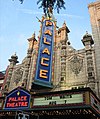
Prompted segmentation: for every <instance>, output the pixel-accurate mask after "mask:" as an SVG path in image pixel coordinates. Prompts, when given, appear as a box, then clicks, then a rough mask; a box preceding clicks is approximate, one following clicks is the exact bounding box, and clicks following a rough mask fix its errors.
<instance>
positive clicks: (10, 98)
mask: <svg viewBox="0 0 100 119" xmlns="http://www.w3.org/2000/svg"><path fill="white" fill-rule="evenodd" d="M29 107H30V94H29V93H28V92H26V91H25V90H23V89H22V88H16V89H14V90H13V91H11V92H10V93H9V94H8V95H7V97H6V100H5V105H4V109H23V108H29Z"/></svg>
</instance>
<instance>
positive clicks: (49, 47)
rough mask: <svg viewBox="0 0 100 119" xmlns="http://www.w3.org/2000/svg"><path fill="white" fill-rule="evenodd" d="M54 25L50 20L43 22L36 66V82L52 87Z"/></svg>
mask: <svg viewBox="0 0 100 119" xmlns="http://www.w3.org/2000/svg"><path fill="white" fill-rule="evenodd" d="M53 38H54V25H53V22H51V21H50V20H45V21H44V22H43V24H42V35H41V39H40V45H39V53H38V60H37V67H36V76H35V79H34V83H35V84H39V85H42V86H46V87H51V79H52V57H53V40H54V39H53Z"/></svg>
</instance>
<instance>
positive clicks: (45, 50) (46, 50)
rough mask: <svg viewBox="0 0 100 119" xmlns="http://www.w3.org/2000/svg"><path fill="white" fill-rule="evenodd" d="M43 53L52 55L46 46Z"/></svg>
mask: <svg viewBox="0 0 100 119" xmlns="http://www.w3.org/2000/svg"><path fill="white" fill-rule="evenodd" d="M42 53H46V54H48V55H50V52H49V50H48V48H45V49H44V50H43V51H42Z"/></svg>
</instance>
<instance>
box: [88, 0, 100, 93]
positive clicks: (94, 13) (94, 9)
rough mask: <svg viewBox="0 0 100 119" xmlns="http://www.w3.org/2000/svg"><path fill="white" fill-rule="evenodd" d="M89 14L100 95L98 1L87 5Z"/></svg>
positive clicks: (99, 13)
mask: <svg viewBox="0 0 100 119" xmlns="http://www.w3.org/2000/svg"><path fill="white" fill-rule="evenodd" d="M88 8H89V13H90V21H91V26H92V34H93V39H94V43H95V46H94V47H95V60H96V71H97V72H96V73H97V77H96V78H97V80H96V81H97V83H98V87H99V88H98V89H99V95H100V1H97V2H94V3H91V4H89V5H88Z"/></svg>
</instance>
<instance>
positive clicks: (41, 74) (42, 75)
mask: <svg viewBox="0 0 100 119" xmlns="http://www.w3.org/2000/svg"><path fill="white" fill-rule="evenodd" d="M47 73H48V71H47V70H42V69H40V77H41V78H45V79H46V78H48V77H47Z"/></svg>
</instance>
